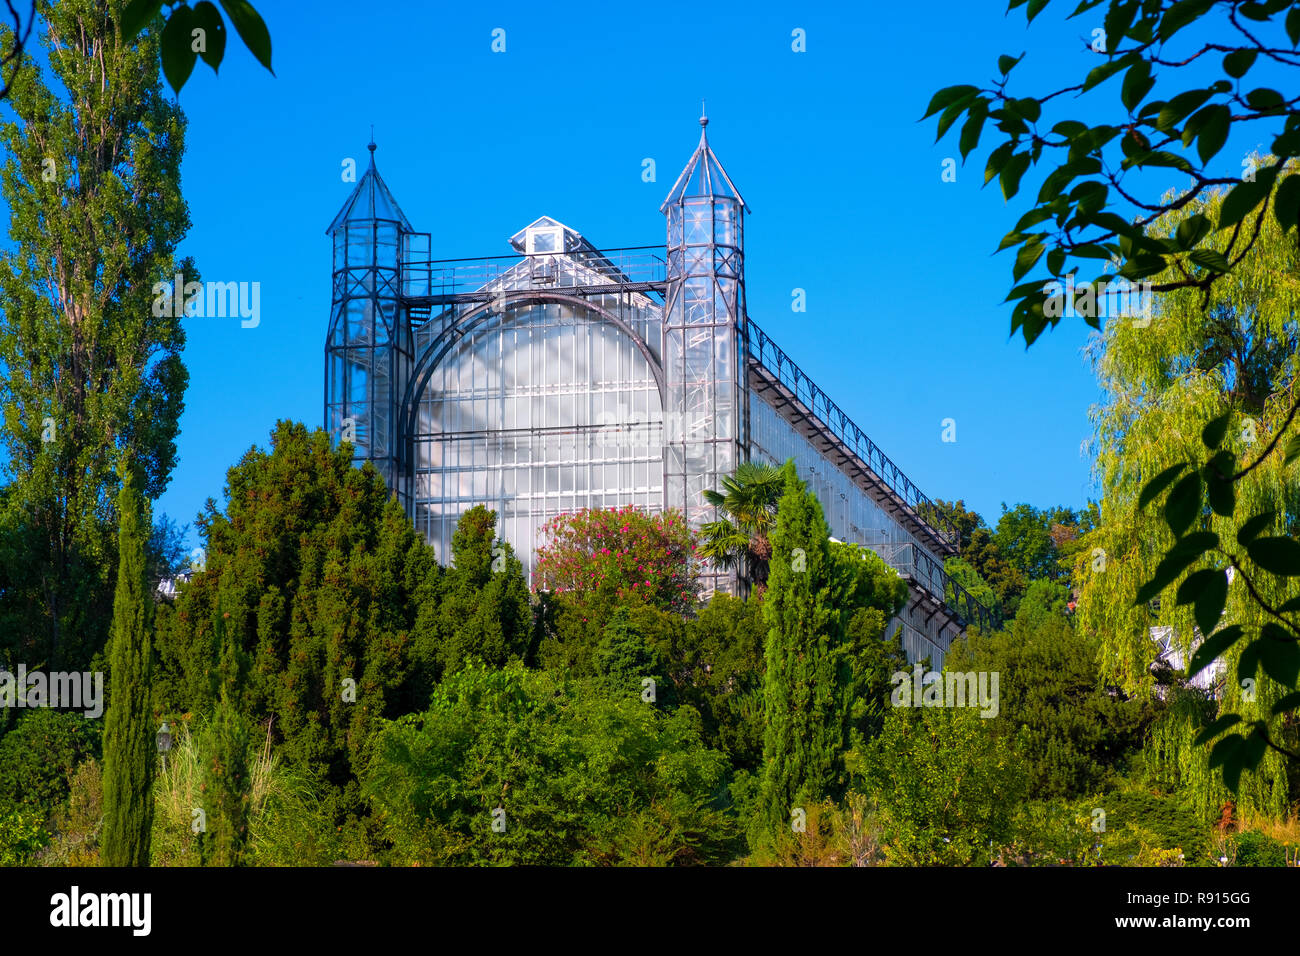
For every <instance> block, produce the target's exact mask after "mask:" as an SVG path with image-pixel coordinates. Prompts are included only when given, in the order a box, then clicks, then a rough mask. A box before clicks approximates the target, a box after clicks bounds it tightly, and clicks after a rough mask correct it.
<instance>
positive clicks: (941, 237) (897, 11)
mask: <svg viewBox="0 0 1300 956" xmlns="http://www.w3.org/2000/svg"><path fill="white" fill-rule="evenodd" d="M257 6H258V8H259V9H260V10H261V11H262V12H263V14H264V16H265V18H266V21H267V23H268V25H269V27H270V30H271V34H272V38H273V42H274V65H275V69H276V77H274V78H272V77H271V76H270V75H268V74H267V73H265V71H263V70H262V69H261V68H260V67H259V66H257V64H256V63H255V62H254V61H253V59H252V57H251V56H250V55H249V54H248V53H247V51H246V50H244V49H243V47H242V45H240V44H239V43H238V42H237V41H236V40H235V39H234V38H233V37H232V39H231V42H230V45H229V48H228V51H227V57H226V63H225V65H224V66H223V67H222V72H221V76H220V77H219V78H214V77H213V76H212V74H211V71H210V70H208V69H207V67H205V66H204V65H202V64H201V63H200V64H199V65H198V66H197V67H196V69H195V73H194V77H193V78H192V79H191V81H190V83H189V85H188V86H186V88H185V89H184V91H183V92H182V94H181V103H182V105H183V107H184V108H185V110H186V112H187V114H188V116H189V119H190V130H189V137H188V143H187V154H186V157H185V162H184V166H183V175H184V179H183V183H182V185H183V189H184V193H185V195H186V197H187V198H188V201H189V205H190V213H191V217H192V219H193V228H192V229H191V231H190V234H189V236H188V237H187V239H186V240H185V242H184V244H183V246H182V251H183V252H185V253H188V254H192V255H193V256H194V257H195V258H196V259H197V261H198V264H199V266H200V268H201V270H202V273H203V277H204V278H205V279H207V280H217V281H259V282H261V287H262V301H261V309H262V318H261V324H260V326H259V327H258V328H256V329H243V328H241V327H240V324H239V321H238V320H237V319H212V318H193V319H189V320H187V322H188V336H189V343H188V347H187V349H186V362H187V364H188V367H189V370H190V387H189V391H188V393H187V395H186V410H185V413H184V417H183V418H182V420H181V426H182V434H181V437H180V463H179V466H178V467H177V469H176V472H175V475H174V477H173V479H172V483H171V486H170V488H169V489H168V491H167V492H166V494H165V495H164V496H163V498H162V499H161V500H160V501H159V502H158V504H157V506H156V507H157V508H159V509H161V510H162V511H165V512H167V513H168V514H170V515H171V516H172V517H173V518H175V519H177V520H179V521H180V522H181V523H185V522H189V521H192V519H193V516H194V514H195V512H196V511H197V510H198V509H199V508H200V506H201V504H202V502H203V500H204V499H205V498H206V497H207V496H209V495H211V496H214V497H216V498H218V500H219V501H220V500H221V489H222V486H223V484H224V479H225V471H226V469H227V468H228V467H229V466H230V465H231V464H232V463H233V462H234V461H236V460H237V459H238V457H239V456H240V455H241V454H242V453H243V452H244V451H245V450H246V449H247V448H248V447H249V446H250V445H251V444H253V443H257V444H260V445H265V444H266V442H267V437H268V433H269V431H270V429H271V427H272V425H273V423H274V422H275V420H276V419H277V418H292V419H299V420H302V421H305V422H306V423H308V424H309V425H311V426H317V425H319V424H320V423H321V416H322V411H321V405H322V397H321V390H322V376H323V371H322V370H323V342H324V337H325V332H326V322H327V319H328V313H329V291H330V289H329V283H330V271H329V270H330V249H329V244H328V240H327V238H326V236H325V235H324V229H325V227H326V226H327V225H328V223H329V222H330V220H331V218H332V217H333V216H334V214H335V213H336V211H337V210H338V208H339V207H340V205H341V204H342V203H343V201H344V199H345V198H346V197H347V195H348V193H349V191H350V190H351V188H352V187H351V185H350V184H347V183H344V182H343V181H342V180H341V176H340V171H341V163H342V162H343V160H344V159H345V158H347V157H352V158H355V159H356V160H357V161H358V164H364V161H365V155H366V152H365V144H366V142H367V140H368V139H369V136H370V124H371V123H373V124H374V127H375V138H376V140H377V142H378V144H379V150H378V154H377V160H378V165H379V168H380V171H381V173H382V174H383V176H384V178H385V180H386V181H387V183H388V185H389V187H390V188H391V189H392V191H393V193H394V195H395V196H396V197H397V200H398V202H399V203H401V205H402V207H403V209H404V211H405V212H406V214H407V216H408V217H409V218H410V219H411V221H412V222H413V223H414V225H415V226H416V228H417V229H420V230H423V231H428V232H431V233H432V234H433V252H434V256H435V257H448V258H450V257H460V256H480V255H482V256H488V255H502V254H506V253H509V252H510V251H511V250H510V249H509V248H508V246H507V244H506V238H507V237H508V236H510V235H511V234H512V233H514V232H515V231H516V230H517V229H519V228H520V227H521V226H523V225H525V224H527V223H528V222H530V221H532V220H533V219H534V218H536V217H537V216H539V215H543V214H547V215H551V216H554V217H555V218H558V219H560V220H562V221H563V222H565V223H567V224H569V225H571V226H573V227H574V228H576V229H578V230H579V231H580V232H582V233H583V234H584V235H585V236H587V237H588V238H589V239H590V240H591V241H592V242H594V243H595V244H596V245H597V246H603V247H616V246H628V245H641V244H650V243H658V242H662V241H663V236H664V222H663V218H662V217H661V216H660V214H659V212H658V207H659V203H660V202H661V201H662V200H663V197H664V195H665V194H666V193H667V191H668V189H669V188H670V187H671V185H672V182H673V180H674V178H675V177H676V175H677V173H678V172H679V170H680V168H681V166H682V165H683V164H684V163H685V161H686V160H687V158H688V157H689V155H690V153H691V151H692V149H693V147H694V145H695V143H696V141H697V139H698V137H699V127H698V125H697V122H696V121H697V117H698V116H699V113H700V99H701V97H707V100H708V113H709V116H710V119H711V123H710V126H709V134H710V142H711V143H712V144H713V146H714V148H715V150H716V151H717V153H718V155H719V156H720V158H721V160H722V162H723V163H724V165H725V166H726V168H727V170H728V172H729V173H730V175H731V177H732V179H733V180H734V181H735V183H736V184H737V186H738V187H739V188H740V190H741V191H742V192H743V194H744V196H745V198H746V200H747V201H748V202H749V203H750V205H751V206H752V207H753V209H754V213H753V215H752V216H751V217H750V219H749V221H748V229H747V234H746V253H747V278H748V296H749V312H750V315H751V316H752V317H753V318H754V319H755V320H756V321H757V322H758V323H759V324H760V325H761V326H762V327H763V328H764V329H765V330H767V331H768V332H769V333H770V334H771V335H772V336H773V337H774V338H776V339H777V341H778V342H780V343H781V344H782V345H783V347H784V348H785V350H786V351H787V352H788V353H790V354H791V356H792V357H793V358H795V360H796V361H798V362H799V363H800V364H801V365H802V366H803V368H804V369H805V371H807V372H808V373H809V374H810V375H812V376H813V378H814V379H815V380H816V381H817V382H819V383H820V384H821V385H822V386H823V387H824V388H825V389H826V391H827V392H828V393H829V394H830V395H831V396H832V397H833V398H834V399H835V400H836V401H837V402H838V403H839V404H840V405H841V406H842V407H843V408H844V409H845V410H846V411H847V412H848V413H849V414H850V415H851V416H852V417H853V418H854V419H855V420H856V421H857V422H858V423H859V424H860V425H861V426H863V427H864V428H865V429H866V430H867V432H868V433H869V434H870V435H871V436H872V437H873V438H874V440H875V441H876V442H877V443H878V444H879V445H881V446H882V447H883V448H884V449H885V451H886V452H887V453H888V454H889V455H891V456H892V457H893V458H894V460H895V461H896V462H898V463H899V465H900V466H901V467H902V468H903V469H904V470H905V471H906V472H907V473H908V474H909V475H910V476H911V477H912V478H913V480H915V481H916V482H917V483H918V484H919V485H920V486H921V487H922V488H923V489H924V490H925V491H926V492H927V493H928V494H930V495H931V496H933V497H943V498H964V499H965V500H966V502H967V504H968V505H970V506H973V507H974V508H976V509H977V510H978V511H980V512H981V513H983V514H984V515H985V517H986V518H988V519H990V521H993V520H996V517H997V514H998V512H999V505H1000V503H1001V502H1004V501H1005V502H1007V503H1009V504H1014V503H1016V502H1020V501H1028V502H1031V503H1033V504H1036V505H1040V506H1042V505H1051V504H1066V505H1071V506H1079V505H1081V504H1083V503H1084V502H1085V501H1086V500H1087V499H1088V498H1089V497H1090V496H1094V495H1095V492H1094V490H1093V488H1092V485H1091V480H1090V463H1089V461H1088V460H1087V459H1086V458H1084V457H1083V456H1082V455H1081V451H1080V444H1081V442H1083V441H1084V440H1085V439H1086V438H1087V437H1088V435H1089V433H1090V429H1089V423H1088V418H1087V409H1088V406H1089V405H1090V404H1091V403H1093V402H1095V401H1096V400H1097V398H1098V391H1097V388H1096V385H1095V383H1094V379H1093V377H1092V375H1091V373H1090V371H1089V369H1088V367H1087V365H1086V363H1085V361H1084V359H1083V357H1082V355H1081V351H1080V350H1081V348H1082V346H1083V345H1084V343H1085V341H1086V339H1087V333H1088V329H1087V328H1086V327H1085V326H1084V325H1083V323H1082V322H1081V321H1080V320H1073V321H1067V322H1066V323H1064V324H1063V325H1062V326H1060V327H1059V328H1058V329H1057V330H1055V331H1054V332H1052V333H1050V334H1047V335H1045V336H1044V338H1043V339H1042V340H1040V342H1039V343H1038V344H1036V345H1034V346H1033V347H1032V348H1031V349H1029V350H1028V351H1026V349H1025V347H1024V344H1023V341H1021V340H1019V339H1016V340H1012V339H1010V338H1009V336H1008V330H1009V309H1008V308H1007V307H1004V306H1003V305H1001V301H1002V299H1003V297H1004V296H1005V293H1006V291H1007V289H1008V287H1009V285H1010V261H1009V258H1008V256H1006V255H1001V256H993V255H992V252H993V250H994V249H995V248H996V246H997V243H998V241H999V240H1000V238H1001V236H1002V235H1003V233H1005V232H1006V231H1007V230H1008V229H1010V228H1011V226H1012V225H1013V224H1014V221H1015V219H1016V218H1017V217H1018V216H1019V215H1020V213H1021V212H1023V211H1024V209H1026V208H1028V204H1029V198H1030V197H1032V195H1033V193H1034V192H1036V185H1033V184H1032V183H1031V184H1030V189H1029V192H1028V195H1027V196H1026V195H1022V196H1021V197H1018V198H1017V200H1015V201H1013V203H1012V204H1011V205H1010V206H1008V205H1007V204H1005V203H1004V202H1003V200H1002V198H1001V196H1000V194H999V193H998V192H997V190H996V184H994V185H993V186H992V187H991V188H989V189H985V190H981V188H980V183H981V181H982V171H983V165H984V157H985V156H986V155H987V150H982V151H981V152H980V153H979V154H978V157H977V158H973V160H972V163H971V165H970V166H968V167H965V168H962V169H961V170H960V171H959V174H958V180H957V182H955V183H944V182H942V181H941V177H940V171H941V162H942V160H943V159H944V157H947V156H953V155H955V154H956V144H955V141H950V140H945V141H944V142H943V143H941V144H939V145H934V144H933V140H934V124H933V120H931V121H928V122H926V123H918V122H917V119H918V118H919V117H920V116H921V114H922V113H923V112H924V109H925V106H926V104H927V102H928V100H929V98H930V96H931V94H932V93H933V92H934V91H935V90H937V89H938V88H940V87H942V86H946V85H949V84H952V83H958V82H977V83H983V82H986V81H988V80H990V79H991V78H992V76H993V74H994V72H995V69H994V66H995V63H996V60H997V56H998V54H1001V53H1011V54H1019V53H1020V52H1022V51H1023V50H1025V49H1029V51H1030V55H1029V57H1028V58H1027V59H1026V61H1025V62H1024V63H1023V64H1021V66H1020V67H1019V68H1017V74H1016V75H1017V79H1018V83H1020V84H1023V85H1022V86H1020V87H1019V88H1020V89H1022V90H1024V91H1025V92H1030V91H1032V92H1044V91H1046V90H1047V89H1048V88H1053V89H1054V88H1056V87H1058V86H1064V85H1069V84H1070V83H1073V82H1077V79H1076V78H1077V77H1078V76H1079V75H1080V73H1079V69H1080V68H1081V67H1082V66H1083V65H1084V64H1085V63H1087V62H1088V61H1089V60H1090V59H1092V58H1091V57H1088V56H1085V54H1084V53H1083V52H1082V48H1083V42H1082V39H1081V38H1082V37H1085V36H1087V35H1088V34H1089V33H1090V30H1091V27H1092V26H1099V25H1100V14H1098V15H1097V20H1098V22H1097V23H1096V24H1093V23H1091V22H1084V21H1071V22H1069V23H1067V22H1066V21H1064V19H1063V17H1064V13H1065V12H1066V11H1068V10H1069V9H1072V8H1073V6H1074V4H1073V3H1068V4H1062V5H1061V6H1062V7H1063V9H1062V10H1061V11H1060V12H1059V13H1058V14H1057V15H1056V16H1055V17H1051V16H1049V15H1045V16H1044V17H1043V18H1041V19H1040V21H1039V22H1038V23H1036V24H1035V25H1034V26H1033V27H1032V28H1030V29H1028V30H1027V29H1026V26H1025V21H1024V16H1023V11H1022V10H1018V11H1015V12H1014V13H1013V14H1011V15H1010V16H1009V17H1004V16H1003V10H1004V9H1005V4H1004V3H1003V2H1001V0H949V2H935V3H924V4H882V3H868V4H847V3H844V4H836V5H833V6H821V5H813V4H790V3H770V2H751V3H747V4H743V5H737V4H699V3H665V4H652V5H645V4H635V5H623V4H610V3H554V2H532V3H518V4H515V3H510V4H503V3H482V4H459V3H457V4H453V3H423V2H418V3H396V2H388V0H371V2H368V3H365V4H356V3H352V2H348V3H342V2H334V0H326V2H321V3H314V4H311V5H310V6H309V7H306V6H304V5H303V4H301V3H288V2H278V0H259V2H258V4H257ZM1053 6H1057V5H1056V4H1054V5H1053ZM498 27H500V28H503V29H505V31H506V47H507V48H506V52H505V53H504V54H494V53H492V52H491V49H490V45H491V41H492V36H491V33H492V31H493V29H494V28H498ZM796 28H802V29H803V30H805V31H806V36H807V52H806V53H795V52H792V50H791V42H792V41H791V31H792V30H794V29H796ZM1092 62H1094V63H1095V62H1096V60H1095V59H1092ZM169 95H170V94H169ZM1113 97H1114V94H1113V93H1110V94H1108V95H1107V97H1106V98H1107V100H1111V101H1113ZM990 128H991V127H990ZM1235 145H1236V143H1235V139H1234V141H1233V142H1231V143H1230V144H1229V147H1230V149H1229V150H1225V152H1224V154H1222V157H1221V159H1222V162H1221V163H1220V165H1224V166H1225V168H1226V167H1234V168H1235V166H1236V164H1238V163H1239V159H1237V158H1235V157H1236V156H1237V154H1236V153H1231V152H1230V150H1231V148H1232V147H1234V146H1235ZM1250 145H1251V144H1244V145H1243V149H1245V148H1249V146H1250ZM647 157H649V158H653V159H654V160H655V161H656V164H657V171H658V181H657V182H655V183H645V182H643V181H642V178H641V172H642V160H643V159H645V158H647ZM363 168H364V166H363ZM1160 185H1161V184H1158V183H1155V182H1152V183H1150V186H1151V187H1152V188H1157V189H1158V188H1159V187H1160ZM795 287H800V288H803V289H806V290H807V303H808V310H807V312H806V313H805V314H795V313H793V312H792V311H791V290H792V289H793V288H795ZM948 417H951V418H953V419H955V420H956V423H957V442H956V443H955V444H945V443H943V442H941V440H940V436H941V424H940V423H941V420H942V419H944V418H948Z"/></svg>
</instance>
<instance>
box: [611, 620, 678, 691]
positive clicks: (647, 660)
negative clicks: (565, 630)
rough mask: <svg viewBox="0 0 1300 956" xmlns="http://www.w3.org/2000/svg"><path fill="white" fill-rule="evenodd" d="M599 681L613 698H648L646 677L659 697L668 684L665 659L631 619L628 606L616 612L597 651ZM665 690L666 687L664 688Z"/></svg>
mask: <svg viewBox="0 0 1300 956" xmlns="http://www.w3.org/2000/svg"><path fill="white" fill-rule="evenodd" d="M595 665H596V673H597V675H598V678H599V684H600V686H601V687H603V688H604V689H605V690H606V692H607V693H609V694H610V696H612V697H622V696H628V697H633V698H636V699H638V700H645V695H644V691H645V689H646V684H645V683H644V682H645V680H646V679H647V678H648V679H649V680H651V681H653V686H654V689H655V694H654V698H653V700H655V701H657V700H658V695H659V685H661V684H666V683H667V681H666V678H665V675H664V667H663V661H662V660H661V659H660V657H659V655H658V654H656V653H655V649H654V648H652V647H651V646H650V644H649V642H648V641H647V640H646V639H645V636H644V635H642V634H641V633H640V632H639V631H638V630H637V629H636V627H635V626H634V625H633V624H632V622H631V620H630V615H629V613H628V609H627V608H626V607H620V608H618V609H617V610H615V611H614V616H613V617H611V618H610V620H609V623H608V624H606V625H605V634H604V637H603V638H602V640H601V642H600V644H599V646H598V647H597V648H596V654H595ZM665 689H666V688H665Z"/></svg>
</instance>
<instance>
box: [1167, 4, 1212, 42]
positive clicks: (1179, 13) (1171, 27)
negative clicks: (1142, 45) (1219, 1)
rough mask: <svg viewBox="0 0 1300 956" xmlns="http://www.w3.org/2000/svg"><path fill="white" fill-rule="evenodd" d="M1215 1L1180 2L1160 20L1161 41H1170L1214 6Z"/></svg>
mask: <svg viewBox="0 0 1300 956" xmlns="http://www.w3.org/2000/svg"><path fill="white" fill-rule="evenodd" d="M1214 4H1215V0H1178V2H1177V3H1175V4H1174V5H1173V6H1171V7H1170V8H1169V9H1168V10H1166V11H1165V15H1164V17H1162V18H1161V20H1160V39H1161V40H1164V41H1165V42H1168V41H1169V38H1170V37H1172V36H1173V35H1174V34H1175V33H1177V32H1178V31H1179V30H1181V29H1182V28H1183V27H1185V26H1187V24H1189V23H1191V22H1192V21H1193V20H1196V19H1198V18H1199V17H1200V16H1201V15H1202V14H1204V13H1205V12H1206V11H1208V10H1209V9H1210V7H1212V6H1214Z"/></svg>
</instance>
